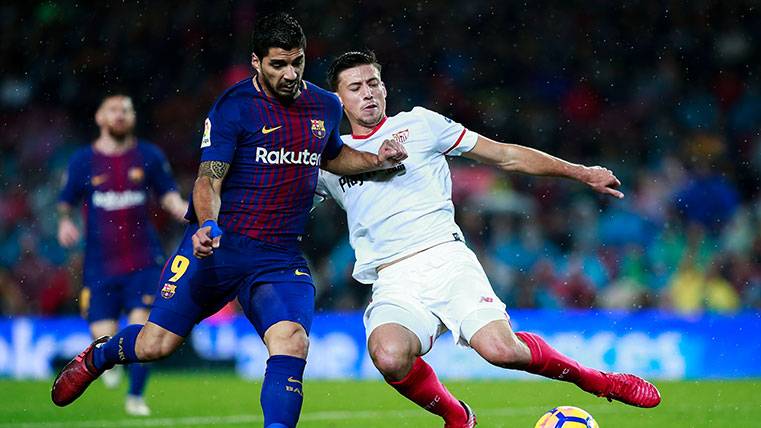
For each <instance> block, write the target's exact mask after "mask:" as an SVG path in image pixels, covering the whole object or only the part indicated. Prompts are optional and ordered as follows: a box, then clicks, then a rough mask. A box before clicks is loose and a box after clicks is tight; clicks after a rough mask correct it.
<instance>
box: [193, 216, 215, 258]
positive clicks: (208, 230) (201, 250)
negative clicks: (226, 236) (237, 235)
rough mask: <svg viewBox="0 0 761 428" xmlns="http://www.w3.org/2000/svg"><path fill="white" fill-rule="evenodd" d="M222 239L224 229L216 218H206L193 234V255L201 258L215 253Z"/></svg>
mask: <svg viewBox="0 0 761 428" xmlns="http://www.w3.org/2000/svg"><path fill="white" fill-rule="evenodd" d="M221 239H222V230H221V229H220V228H219V226H217V222H215V221H214V220H206V221H205V222H204V223H203V224H202V225H201V227H199V228H198V230H197V231H196V233H194V234H193V255H194V256H196V257H197V258H199V259H202V258H204V257H209V256H210V255H212V254H214V249H215V248H219V244H220V240H221Z"/></svg>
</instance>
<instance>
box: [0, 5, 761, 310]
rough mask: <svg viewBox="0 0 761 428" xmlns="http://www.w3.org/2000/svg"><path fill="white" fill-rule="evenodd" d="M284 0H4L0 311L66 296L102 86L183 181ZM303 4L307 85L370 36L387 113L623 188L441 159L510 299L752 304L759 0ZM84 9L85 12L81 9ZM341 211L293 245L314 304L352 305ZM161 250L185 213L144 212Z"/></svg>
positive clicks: (757, 273)
mask: <svg viewBox="0 0 761 428" xmlns="http://www.w3.org/2000/svg"><path fill="white" fill-rule="evenodd" d="M277 3H278V2H272V3H271V4H270V3H267V2H259V3H258V4H254V3H252V2H242V1H241V2H231V3H226V4H225V5H224V7H222V6H221V5H220V4H219V3H218V2H212V1H198V0H192V1H187V2H183V4H182V6H181V7H176V6H174V5H172V4H171V3H156V4H153V3H151V4H143V5H140V4H137V5H125V4H123V3H121V2H118V3H117V2H114V4H110V3H109V2H98V3H97V5H96V6H89V7H85V6H83V5H81V4H77V3H73V2H56V1H50V2H47V1H46V2H39V3H38V2H27V3H20V2H12V3H8V4H3V5H2V6H0V28H1V31H0V58H1V62H0V63H1V64H2V69H3V72H2V77H1V78H0V118H1V120H0V126H1V127H2V135H3V138H2V139H0V150H2V156H1V157H0V314H2V315H15V314H44V315H49V314H60V313H73V312H75V311H76V303H75V301H76V294H77V292H78V289H79V288H80V287H81V279H80V273H81V251H73V252H67V251H64V250H63V249H62V248H60V247H59V246H58V244H57V243H56V240H55V235H56V224H57V223H56V216H55V203H56V197H57V192H58V191H59V189H60V185H61V176H62V173H63V171H64V167H65V165H66V162H67V160H68V156H69V155H70V154H71V153H72V152H73V150H75V149H76V148H77V147H79V146H81V145H83V144H89V143H90V142H91V141H92V139H93V138H94V137H95V136H96V135H97V129H96V127H95V124H94V122H93V114H94V110H95V108H96V107H97V105H98V103H99V101H100V99H101V98H102V97H103V96H104V95H106V94H107V93H113V92H124V93H127V94H129V95H131V96H132V97H133V99H134V101H135V104H136V106H137V110H138V122H139V125H138V135H140V136H141V137H143V138H146V139H149V140H151V141H153V142H154V143H156V144H158V145H159V146H161V147H162V148H163V149H164V151H165V153H166V154H167V156H168V158H169V160H170V162H171V163H172V166H173V168H174V170H175V174H176V176H177V179H178V182H179V184H180V186H181V190H182V193H183V194H184V195H186V196H187V194H188V193H189V191H190V188H191V186H192V182H193V179H194V178H195V172H196V171H195V169H196V167H197V156H198V147H199V144H200V136H201V131H202V124H203V120H204V117H205V114H206V111H207V110H208V108H209V107H210V106H211V104H212V103H213V101H214V98H215V97H216V96H217V95H218V94H219V93H220V92H221V91H222V90H223V89H224V88H225V87H226V86H228V85H230V84H232V83H234V82H235V81H238V80H241V79H243V78H245V77H246V76H247V75H248V73H249V66H248V61H249V55H250V47H249V40H250V34H251V30H252V23H253V21H254V19H255V18H256V17H257V16H258V15H259V14H261V13H264V12H268V11H271V10H273V9H275V8H277V7H278V5H277ZM593 3H594V4H589V5H587V6H586V7H578V6H576V5H574V4H573V2H553V3H547V2H539V3H528V6H527V4H524V3H515V4H512V5H503V4H500V5H499V6H496V5H494V4H491V3H488V2H484V1H480V0H478V1H471V2H466V3H463V2H456V1H453V0H446V1H432V0H431V1H418V2H405V1H399V0H387V1H384V2H323V1H316V0H307V1H303V2H299V6H298V9H291V10H290V11H291V12H292V13H293V14H294V15H295V16H296V17H297V18H299V19H300V21H301V22H302V25H303V27H304V30H305V32H306V34H307V38H308V45H307V58H308V61H307V71H306V78H307V80H310V81H312V82H315V83H318V84H322V82H323V81H324V76H325V71H326V69H327V66H328V64H329V63H330V61H331V60H332V58H333V57H335V56H336V55H338V54H340V53H342V52H343V51H345V50H350V49H351V50H356V49H358V48H364V47H367V48H371V49H373V50H375V51H376V53H377V55H378V57H379V59H380V60H381V62H382V63H383V64H384V70H383V76H384V80H385V83H386V85H387V87H388V89H389V100H388V101H389V102H388V105H389V107H388V112H389V114H395V113H396V112H398V111H401V110H408V109H410V108H412V107H413V106H415V105H422V106H426V107H428V108H430V109H433V110H436V111H439V112H441V113H444V114H447V115H449V116H450V117H452V118H454V119H455V120H457V121H459V122H461V123H463V124H464V125H465V126H467V127H468V128H470V129H472V130H475V131H477V132H479V133H482V134H484V135H486V136H489V137H492V138H495V139H497V140H500V141H505V142H515V143H519V144H524V145H528V146H531V147H535V148H538V149H541V150H544V151H547V152H549V153H551V154H555V155H558V156H560V157H563V158H565V159H568V160H571V161H575V162H579V163H585V164H600V165H604V166H607V167H609V168H611V169H612V170H613V171H614V172H615V173H616V174H617V175H618V176H619V178H620V179H621V181H622V182H623V183H624V185H623V191H624V193H626V195H627V197H626V198H625V199H624V200H623V201H613V200H606V199H605V198H601V197H598V196H596V195H595V194H593V193H592V192H591V191H590V190H588V189H586V188H584V187H583V186H581V185H579V184H578V183H573V182H569V181H564V180H558V179H551V178H534V177H523V176H508V175H506V174H503V173H501V172H498V171H496V170H495V169H492V168H488V167H484V166H479V165H477V164H474V163H471V162H468V161H465V160H461V159H454V160H452V162H451V163H450V165H451V168H452V172H453V177H454V178H453V181H454V191H453V199H454V202H455V205H456V207H457V216H458V222H459V224H460V225H461V227H462V228H463V231H464V232H465V235H466V239H467V241H468V242H469V245H470V246H471V248H473V249H474V250H475V251H476V252H477V254H478V255H479V258H480V259H481V260H482V262H483V263H484V265H485V268H486V270H487V273H488V275H489V276H490V278H491V280H492V283H493V285H494V287H495V289H496V290H497V293H498V295H500V296H501V297H502V298H503V299H504V300H505V302H506V303H507V304H508V307H542V308H558V307H572V308H589V307H601V308H628V309H636V308H642V307H664V308H673V309H675V310H678V311H683V312H699V311H705V310H709V311H720V312H732V311H737V310H741V309H743V308H761V198H760V197H759V177H761V138H760V137H759V130H760V129H761V81H760V80H759V72H760V71H761V70H759V68H758V64H761V50H760V49H759V46H760V44H759V39H760V37H759V36H760V35H761V26H759V25H757V23H758V22H761V20H759V18H761V16H759V15H760V14H759V11H758V8H757V7H755V8H754V7H753V6H752V2H746V3H744V2H731V3H726V2H720V1H695V2H689V4H687V3H685V2H679V1H663V2H651V3H650V4H649V5H642V4H639V2H621V3H615V4H612V3H608V2H593ZM93 7H94V9H93ZM343 218H344V215H343V213H342V212H341V211H340V210H339V209H338V208H337V207H336V206H335V205H334V204H332V203H330V202H328V203H325V204H322V205H321V206H319V207H317V209H316V210H315V211H314V219H313V221H312V224H311V227H310V233H309V235H310V236H309V237H308V238H307V239H306V240H305V241H306V242H307V244H306V245H305V251H306V253H307V255H308V256H309V258H310V260H311V262H312V265H313V268H314V269H313V271H314V273H315V276H316V284H317V286H318V305H319V307H320V309H323V310H330V309H350V308H359V307H362V306H364V304H365V303H366V299H367V296H368V294H369V287H365V286H360V285H358V284H357V283H355V282H353V280H352V279H351V276H350V272H351V267H352V263H353V256H352V251H351V248H350V247H349V245H348V239H347V232H346V229H345V221H343ZM156 221H157V225H158V226H159V227H160V228H161V230H163V231H164V232H163V233H162V236H164V237H166V242H165V245H166V248H167V251H169V250H171V249H173V248H174V245H175V244H176V242H177V239H178V233H179V232H181V226H179V225H173V224H172V223H171V221H170V220H169V219H168V218H165V217H162V216H161V214H160V213H159V212H158V210H157V217H156Z"/></svg>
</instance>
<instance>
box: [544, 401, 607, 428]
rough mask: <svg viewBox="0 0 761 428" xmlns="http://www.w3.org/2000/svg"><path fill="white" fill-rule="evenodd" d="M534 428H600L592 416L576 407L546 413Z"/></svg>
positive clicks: (561, 407) (556, 408)
mask: <svg viewBox="0 0 761 428" xmlns="http://www.w3.org/2000/svg"><path fill="white" fill-rule="evenodd" d="M534 428H600V426H599V425H597V422H596V421H595V420H594V418H593V417H592V415H590V414H589V413H587V412H585V411H584V410H582V409H579V408H578V407H571V406H560V407H555V408H554V409H552V410H550V411H548V412H547V413H545V414H544V415H542V417H541V418H539V420H538V421H537V422H536V425H534Z"/></svg>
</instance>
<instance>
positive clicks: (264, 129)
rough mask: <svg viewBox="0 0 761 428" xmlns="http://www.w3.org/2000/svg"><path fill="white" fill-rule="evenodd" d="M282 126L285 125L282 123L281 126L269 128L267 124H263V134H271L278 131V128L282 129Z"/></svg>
mask: <svg viewBox="0 0 761 428" xmlns="http://www.w3.org/2000/svg"><path fill="white" fill-rule="evenodd" d="M282 127H283V125H280V126H276V127H274V128H267V127H266V126H262V134H264V135H267V134H269V133H270V132H274V131H277V130H278V129H280V128H282Z"/></svg>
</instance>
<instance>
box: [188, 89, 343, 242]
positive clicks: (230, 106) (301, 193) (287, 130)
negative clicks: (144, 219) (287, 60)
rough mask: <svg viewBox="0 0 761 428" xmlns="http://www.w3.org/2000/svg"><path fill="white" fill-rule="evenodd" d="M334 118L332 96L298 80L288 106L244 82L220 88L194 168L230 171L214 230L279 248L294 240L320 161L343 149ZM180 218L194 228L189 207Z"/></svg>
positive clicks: (336, 109) (337, 109)
mask: <svg viewBox="0 0 761 428" xmlns="http://www.w3.org/2000/svg"><path fill="white" fill-rule="evenodd" d="M342 113H343V111H342V107H341V103H340V101H339V100H338V98H337V97H336V96H335V95H334V94H332V93H330V92H328V91H326V90H324V89H322V88H319V87H317V86H315V85H313V84H311V83H308V82H306V81H304V82H303V86H302V89H301V94H300V95H299V96H298V97H296V99H295V100H293V101H292V102H290V103H288V104H285V103H282V102H281V101H279V100H278V99H276V98H273V97H269V96H267V95H266V94H265V93H264V92H263V91H262V90H261V88H259V87H258V83H257V82H255V79H251V78H249V79H246V80H244V81H241V82H239V83H237V84H235V85H234V86H232V87H230V88H229V89H227V90H226V91H225V92H224V93H223V94H222V96H221V97H220V98H219V99H218V100H217V101H216V103H215V104H214V106H213V107H212V109H211V111H210V113H209V116H208V118H207V119H206V123H205V127H204V135H203V140H202V142H201V162H206V161H222V162H225V163H229V164H230V169H229V170H228V172H227V176H226V177H225V179H224V181H223V183H222V194H221V205H220V210H219V217H218V220H217V223H218V224H219V226H220V228H221V229H222V230H223V231H225V232H234V233H238V234H241V235H246V236H248V237H250V238H252V239H256V240H260V241H265V242H269V243H273V244H277V245H281V246H290V245H293V244H294V243H296V242H297V241H299V240H300V239H301V235H302V234H303V233H304V230H305V228H306V224H307V221H308V219H309V210H310V209H311V207H312V198H313V196H314V190H315V186H316V185H317V177H318V172H319V167H320V159H321V158H322V157H327V159H333V158H335V157H336V156H338V153H339V152H340V150H341V146H342V145H343V143H342V142H341V137H340V131H339V125H340V123H341V115H342ZM191 202H192V201H191ZM187 218H188V220H190V221H192V222H196V221H197V218H196V216H195V210H194V209H193V204H192V203H191V205H190V209H189V212H188V216H187Z"/></svg>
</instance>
